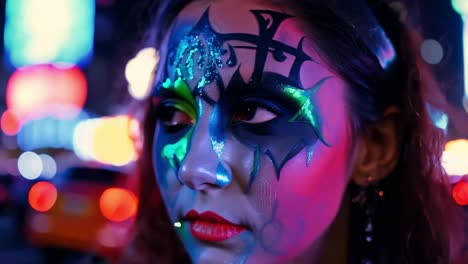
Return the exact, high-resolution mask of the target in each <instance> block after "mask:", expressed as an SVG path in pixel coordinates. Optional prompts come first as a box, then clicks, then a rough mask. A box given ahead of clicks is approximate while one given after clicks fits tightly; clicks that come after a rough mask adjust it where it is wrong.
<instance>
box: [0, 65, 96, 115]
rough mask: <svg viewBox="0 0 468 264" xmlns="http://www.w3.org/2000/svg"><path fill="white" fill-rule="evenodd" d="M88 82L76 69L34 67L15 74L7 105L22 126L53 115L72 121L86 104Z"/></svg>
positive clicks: (19, 70)
mask: <svg viewBox="0 0 468 264" xmlns="http://www.w3.org/2000/svg"><path fill="white" fill-rule="evenodd" d="M86 96H87V82H86V78H85V75H84V74H83V72H82V71H81V70H80V69H79V68H77V67H69V68H63V67H57V66H56V65H33V66H29V67H25V68H21V69H18V70H16V71H15V72H14V73H13V74H12V75H11V77H10V79H9V80H8V84H7V89H6V101H7V106H8V108H9V109H12V110H14V111H15V113H16V114H17V115H18V116H19V118H20V119H21V121H22V122H25V121H26V120H29V119H32V118H40V117H42V116H45V115H52V116H54V117H57V118H61V119H65V118H73V117H75V116H76V115H77V114H78V113H79V112H80V111H81V109H83V106H84V104H85V101H86Z"/></svg>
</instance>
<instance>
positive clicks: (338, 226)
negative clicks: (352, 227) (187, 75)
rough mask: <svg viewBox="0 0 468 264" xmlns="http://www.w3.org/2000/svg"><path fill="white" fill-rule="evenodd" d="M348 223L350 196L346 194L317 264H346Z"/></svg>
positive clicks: (328, 232)
mask: <svg viewBox="0 0 468 264" xmlns="http://www.w3.org/2000/svg"><path fill="white" fill-rule="evenodd" d="M348 221H349V196H348V194H347V193H345V195H344V197H343V200H342V201H341V207H340V210H339V211H338V214H337V215H336V217H335V220H334V221H333V223H332V225H331V226H330V228H329V229H328V231H327V233H326V234H325V236H324V239H323V242H322V247H321V250H320V251H319V252H321V255H320V256H319V258H318V261H317V262H316V263H319V264H331V263H333V264H340V263H342V264H345V263H347V259H348V256H347V254H348V252H347V251H348V226H349V225H348Z"/></svg>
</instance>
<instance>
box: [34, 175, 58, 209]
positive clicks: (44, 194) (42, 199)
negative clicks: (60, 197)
mask: <svg viewBox="0 0 468 264" xmlns="http://www.w3.org/2000/svg"><path fill="white" fill-rule="evenodd" d="M28 201H29V204H30V205H31V207H32V208H33V209H34V210H36V211H38V212H47V211H49V210H50V209H51V208H52V207H53V206H54V204H55V202H56V201H57V188H55V186H54V185H53V184H52V183H50V182H46V181H40V182H37V183H35V184H34V185H33V186H32V187H31V189H30V190H29V195H28Z"/></svg>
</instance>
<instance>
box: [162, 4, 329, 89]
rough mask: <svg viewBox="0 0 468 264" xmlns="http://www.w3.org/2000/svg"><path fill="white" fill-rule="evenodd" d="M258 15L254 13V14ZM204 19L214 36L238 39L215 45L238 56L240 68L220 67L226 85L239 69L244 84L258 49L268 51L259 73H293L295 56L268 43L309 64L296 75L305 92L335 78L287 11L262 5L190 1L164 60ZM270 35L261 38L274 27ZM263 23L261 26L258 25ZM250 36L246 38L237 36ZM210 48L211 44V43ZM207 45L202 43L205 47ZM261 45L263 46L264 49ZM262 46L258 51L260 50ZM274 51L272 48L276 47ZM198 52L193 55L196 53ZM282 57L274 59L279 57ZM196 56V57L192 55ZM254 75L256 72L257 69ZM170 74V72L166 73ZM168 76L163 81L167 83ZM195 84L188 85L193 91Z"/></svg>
mask: <svg viewBox="0 0 468 264" xmlns="http://www.w3.org/2000/svg"><path fill="white" fill-rule="evenodd" d="M256 12H257V13H256ZM273 13H275V14H280V15H279V16H283V18H282V19H280V21H279V22H278V19H275V18H274V17H273V16H275V15H274V14H273ZM205 14H208V24H209V27H210V28H211V29H212V30H213V31H214V32H216V33H219V34H222V35H230V36H238V37H237V38H236V37H232V38H230V39H229V40H227V41H222V43H219V42H218V43H214V45H220V46H224V48H223V47H221V49H224V50H226V46H225V45H226V44H227V45H229V46H232V47H234V48H233V51H234V53H235V54H236V60H237V62H238V66H239V67H234V68H231V69H229V68H227V67H220V69H219V70H220V72H221V76H222V78H223V81H224V82H225V83H226V82H227V81H228V80H229V79H230V78H231V77H232V75H233V74H234V71H235V70H237V69H238V70H239V71H240V73H241V76H242V77H243V78H244V80H245V81H247V80H248V79H249V78H250V77H251V76H250V75H251V74H252V72H254V71H255V68H258V67H257V66H258V65H257V64H258V62H257V61H256V60H258V57H257V58H256V55H258V52H259V49H260V48H263V49H268V50H269V52H268V53H267V55H266V58H264V61H265V62H264V65H263V67H262V69H261V71H262V72H275V73H278V74H280V75H283V76H286V77H290V76H291V68H292V67H293V64H294V63H295V62H296V61H297V60H296V59H297V54H292V53H288V52H284V50H283V53H282V55H281V54H280V53H281V52H282V51H281V49H278V48H277V47H278V46H274V45H272V42H275V43H280V44H281V45H282V47H288V49H291V50H294V49H295V50H296V51H300V52H299V53H303V54H304V56H306V57H307V59H303V60H302V61H301V62H300V67H298V71H297V74H294V75H296V77H297V78H296V79H298V80H299V81H300V83H301V86H303V88H305V89H306V88H307V87H310V86H312V85H313V84H315V83H316V82H317V81H318V80H320V79H322V78H323V76H325V75H326V76H335V74H334V73H332V71H331V70H330V69H329V67H328V66H327V65H326V64H325V63H324V61H323V60H322V59H321V58H320V54H319V53H318V52H317V51H316V49H315V48H314V45H313V42H312V41H311V36H309V35H308V34H307V33H306V32H305V31H304V30H302V29H301V27H300V23H299V21H298V19H297V18H295V17H294V14H292V13H291V12H290V11H286V10H281V9H280V8H278V7H276V6H274V5H271V4H268V2H261V1H234V0H220V1H194V2H192V3H190V4H189V5H187V6H186V7H185V8H184V9H183V10H182V11H181V12H180V13H179V14H178V15H177V17H176V19H175V21H174V23H173V24H172V26H171V28H170V30H169V34H167V35H166V38H165V40H164V42H163V45H162V48H161V54H162V58H161V60H162V61H166V62H169V63H170V62H171V61H173V60H174V58H168V54H170V53H173V54H174V53H177V52H178V51H177V50H178V49H179V51H180V49H181V45H182V44H181V40H183V39H184V38H186V36H187V35H188V34H191V33H193V29H194V27H196V26H197V25H198V24H199V23H200V20H201V19H202V18H203V16H204V15H205ZM275 20H276V22H278V23H276V24H277V26H276V29H275V30H272V31H271V32H270V33H272V34H271V36H269V34H268V33H265V31H267V30H268V29H271V28H273V27H275V25H274V24H275ZM262 23H263V24H262ZM241 35H242V36H248V37H247V38H244V37H240V36H241ZM201 39H202V40H201V41H202V42H209V41H210V40H209V38H208V39H207V38H201ZM211 44H213V43H211ZM203 45H206V43H203ZM262 45H263V46H262ZM261 46H262V47H261ZM275 47H276V48H275ZM194 49H195V48H194V47H193V46H189V47H188V49H186V50H185V52H184V53H185V54H182V55H181V54H179V56H187V53H190V52H192V51H193V50H194ZM194 53H196V51H195V52H194ZM278 54H280V55H279V56H280V57H281V56H283V57H284V58H283V59H281V60H278V58H277V55H278ZM195 56H196V55H195ZM257 70H258V69H257ZM169 71H171V70H169ZM161 73H162V71H159V72H158V77H159V78H158V79H161V77H162V76H161ZM312 73H313V74H312ZM167 77H168V76H164V78H167ZM194 85H195V84H192V85H190V86H192V87H194Z"/></svg>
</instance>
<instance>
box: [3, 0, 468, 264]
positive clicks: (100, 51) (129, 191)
mask: <svg viewBox="0 0 468 264" xmlns="http://www.w3.org/2000/svg"><path fill="white" fill-rule="evenodd" d="M149 2H151V1H149V0H145V1H132V0H6V1H5V0H2V1H0V30H1V32H2V33H3V34H0V43H1V45H2V49H0V57H1V58H2V60H1V63H0V117H1V123H0V125H1V126H0V128H1V129H0V263H5V262H7V261H8V262H9V263H102V262H104V261H105V262H112V261H113V260H114V259H115V258H116V257H117V256H118V254H119V252H120V250H121V249H122V248H123V247H125V245H126V243H127V242H128V240H129V239H130V238H131V231H132V229H131V226H132V224H133V221H134V218H135V214H136V210H137V204H138V199H137V188H136V185H137V180H138V179H137V178H138V175H135V174H134V173H133V169H134V166H135V162H134V161H135V160H136V159H137V158H138V157H137V155H138V154H137V153H138V148H139V142H140V140H139V130H138V127H139V124H138V120H139V118H140V117H141V111H140V110H139V109H138V107H137V105H138V102H139V101H141V100H144V99H145V98H146V97H147V95H148V93H149V89H150V88H151V82H152V78H151V77H152V75H151V73H152V71H153V69H154V67H155V66H156V65H157V63H158V53H157V51H156V50H155V49H153V48H151V47H149V46H144V45H143V39H144V34H143V33H144V29H145V27H146V26H147V24H148V23H149V18H150V12H151V8H148V7H147V6H146V5H147V4H148V3H149ZM389 2H391V5H392V7H393V8H395V9H398V10H399V11H400V18H401V19H404V20H410V21H412V23H416V22H415V21H420V22H421V27H420V30H421V32H422V33H423V37H424V41H423V43H422V45H421V48H420V55H421V56H422V58H423V59H424V61H425V62H426V63H428V64H430V65H431V67H432V68H433V69H434V72H435V74H436V77H437V79H438V80H439V81H440V82H441V83H442V86H441V87H437V88H433V89H429V90H430V91H431V92H430V95H431V97H432V98H431V99H432V101H433V102H434V104H433V105H431V106H428V108H429V110H430V113H431V115H432V118H433V121H434V124H435V125H436V126H437V127H439V128H440V129H441V130H443V131H445V134H446V137H447V144H446V146H445V151H444V155H443V157H442V159H443V163H444V167H445V169H446V171H447V173H448V174H449V175H450V182H451V183H452V186H453V198H454V202H456V203H458V204H459V205H460V206H464V207H465V208H467V207H468V206H467V205H468V141H467V139H468V117H467V116H468V115H467V112H468V81H466V80H467V79H468V78H465V77H468V70H467V68H468V22H467V25H466V27H464V23H463V22H464V20H465V19H464V18H463V17H464V14H466V17H467V18H468V0H423V1H420V2H419V3H418V2H417V1H416V0H407V1H389ZM464 32H465V34H464ZM464 40H465V41H464ZM464 43H465V51H464ZM464 54H466V55H465V56H464ZM464 64H465V65H467V67H466V68H465V67H464ZM445 102H448V104H446V103H445ZM467 210H468V209H466V210H465V211H467Z"/></svg>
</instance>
